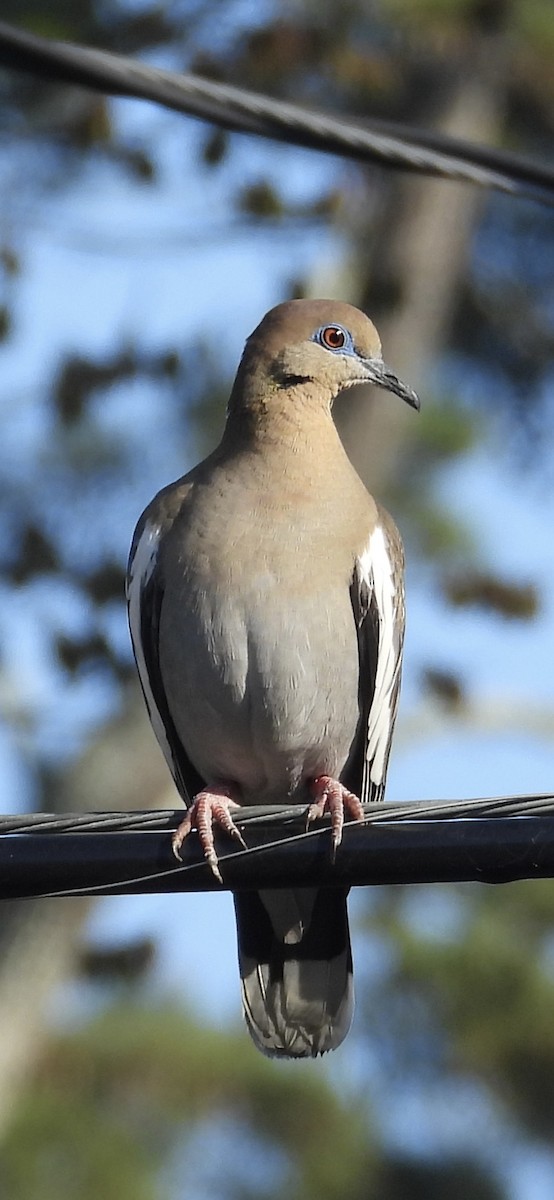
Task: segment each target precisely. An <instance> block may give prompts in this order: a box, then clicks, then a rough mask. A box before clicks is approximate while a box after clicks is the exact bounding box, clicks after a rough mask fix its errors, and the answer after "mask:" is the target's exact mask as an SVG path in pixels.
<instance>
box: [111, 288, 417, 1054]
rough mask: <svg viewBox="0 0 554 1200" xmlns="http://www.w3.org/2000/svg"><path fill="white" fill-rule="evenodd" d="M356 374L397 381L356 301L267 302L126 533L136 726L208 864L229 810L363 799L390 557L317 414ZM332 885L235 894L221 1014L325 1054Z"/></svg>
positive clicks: (380, 693) (343, 1029) (391, 700)
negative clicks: (237, 991) (227, 388)
mask: <svg viewBox="0 0 554 1200" xmlns="http://www.w3.org/2000/svg"><path fill="white" fill-rule="evenodd" d="M356 383H373V384H377V385H378V386H379V387H383V388H386V389H388V390H389V391H391V392H395V393H396V394H397V395H398V396H401V397H402V399H404V400H406V401H407V402H408V404H410V405H411V406H412V407H413V408H418V407H419V402H418V399H417V397H416V395H415V393H414V392H412V391H411V389H410V388H408V387H406V385H405V384H403V383H401V382H400V380H399V379H397V377H396V376H395V375H393V374H392V373H391V372H390V371H389V370H388V369H387V367H386V366H385V365H384V363H383V360H382V357H381V348H380V342H379V337H378V334H377V331H376V329H375V328H374V326H373V325H372V323H371V321H369V320H368V318H367V317H366V316H364V314H363V313H361V312H359V311H358V310H357V309H355V308H352V307H351V305H349V304H343V303H340V302H336V301H331V300H293V301H290V302H289V303H287V304H281V305H279V306H278V307H277V308H274V309H272V310H271V311H270V312H269V313H267V315H266V316H265V317H264V319H263V321H262V322H261V324H260V325H259V326H258V328H257V329H256V330H255V331H254V333H253V334H252V336H251V337H250V338H249V339H248V341H247V343H246V348H245V351H244V355H243V358H242V361H241V364H240V366H239V370H238V373H237V377H236V380H235V383H234V386H233V390H232V393H231V398H230V401H229V406H228V413H227V422H226V425H225V430H224V433H223V437H222V439H221V442H220V444H219V446H218V447H217V449H216V450H214V451H213V453H212V454H210V455H209V457H208V458H206V459H205V460H204V462H202V463H200V464H199V465H198V466H197V467H195V468H194V469H193V470H192V471H190V472H189V474H188V475H185V476H184V477H183V478H182V479H179V480H178V481H177V482H176V483H172V484H170V485H169V487H166V488H164V489H163V491H161V492H160V493H159V494H158V495H157V496H156V497H155V499H154V500H153V501H152V503H151V504H150V505H149V506H148V508H147V509H146V511H145V512H144V513H143V515H142V517H141V519H140V521H139V523H138V526H137V529H136V531H135V536H134V539H133V545H132V548H131V555H130V560H129V571H128V586H127V596H128V603H129V620H130V627H131V636H132V640H133V646H134V651H135V657H136V661H137V666H138V671H139V675H140V680H141V684H142V688H143V691H144V696H145V700H146V704H147V707H148V712H149V715H150V720H151V722H152V725H153V728H154V732H155V734H156V736H157V738H158V741H159V743H160V745H161V748H162V750H163V752H164V754H165V757H166V759H167V762H168V764H169V768H170V770H171V772H172V774H173V778H174V780H175V783H176V785H177V788H178V790H179V792H180V794H181V796H182V798H183V800H184V802H185V804H186V805H187V807H188V813H187V816H186V817H185V820H184V821H183V822H182V824H181V826H180V827H179V829H178V830H177V833H176V834H175V835H174V843H173V844H174V849H175V851H176V853H177V854H178V850H179V846H180V845H181V844H182V842H183V839H184V838H185V837H186V836H187V834H188V833H189V832H190V830H191V828H196V829H197V831H198V834H199V837H200V840H201V843H202V846H203V848H204V852H205V855H206V858H207V859H208V861H209V862H210V864H211V866H212V869H213V870H214V871H215V872H216V874H218V876H219V868H218V865H217V857H216V854H215V850H214V841H213V832H212V825H213V824H214V823H215V824H216V825H218V826H220V827H221V828H223V829H225V830H227V832H228V833H230V834H232V835H234V836H238V837H240V834H239V833H238V830H237V829H236V827H235V826H234V823H233V819H232V811H233V809H234V808H235V807H236V805H237V804H270V803H287V802H289V801H293V802H296V803H301V802H302V803H303V802H306V803H307V804H308V803H309V804H310V810H309V816H310V819H313V818H314V817H315V816H316V815H319V814H322V813H323V812H329V813H330V814H331V826H332V834H331V836H332V841H333V846H334V847H335V848H336V846H337V845H338V843H339V841H340V838H341V831H342V824H343V819H344V814H345V813H346V815H347V816H349V817H351V818H354V819H356V820H360V819H362V818H363V811H362V807H361V803H360V801H362V802H366V801H370V800H380V799H381V798H382V796H383V791H384V786H385V776H386V770H387V763H388V757H389V751H390V744H391V737H392V731H393V725H394V720H395V716H396V708H397V703H398V692H399V685H400V672H401V664H402V643H403V636H404V584H403V551H402V543H401V540H400V536H399V534H398V531H397V529H396V527H395V525H394V523H393V521H392V520H391V518H390V516H389V515H388V513H386V512H385V511H384V510H383V509H382V508H380V507H379V505H378V504H377V503H376V502H375V500H374V499H373V498H372V497H371V496H370V495H369V494H368V492H367V491H366V489H365V487H364V486H363V484H362V482H361V480H360V479H359V477H358V475H357V474H356V472H355V471H354V468H353V467H352V465H351V463H350V461H349V460H348V458H347V456H346V454H345V452H344V450H343V447H342V444H341V442H340V439H339V437H338V434H337V432H336V429H335V426H334V423H333V420H332V417H331V407H332V403H333V400H334V399H335V397H336V396H337V394H338V393H339V392H341V391H343V390H344V389H345V388H348V387H351V386H352V385H353V384H356ZM346 895H347V893H346V891H345V890H341V889H320V890H319V891H318V890H314V889H307V888H299V889H294V890H293V889H291V890H290V891H277V890H267V891H262V892H260V893H256V892H240V893H237V894H236V895H235V908H236V917H237V930H238V951H239V963H240V973H241V979H242V994H243V1007H244V1014H245V1017H246V1021H247V1024H248V1028H249V1030H250V1033H251V1035H252V1037H253V1039H254V1041H255V1043H256V1045H257V1046H258V1047H259V1048H260V1049H261V1050H262V1051H263V1052H264V1053H266V1054H270V1055H275V1056H280V1055H285V1056H289V1057H292V1058H297V1057H307V1056H315V1055H317V1054H320V1053H323V1052H324V1051H325V1050H330V1049H333V1048H334V1047H336V1046H338V1045H339V1044H340V1042H341V1041H342V1040H343V1038H344V1037H345V1035H346V1033H347V1032H348V1029H349V1026H350V1022H351V1018H352V1009H353V986H352V958H351V951H350V937H349V930H348V916H347V910H346Z"/></svg>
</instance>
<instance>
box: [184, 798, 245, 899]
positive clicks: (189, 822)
mask: <svg viewBox="0 0 554 1200" xmlns="http://www.w3.org/2000/svg"><path fill="white" fill-rule="evenodd" d="M231 808H240V804H237V802H236V800H232V799H231V796H230V792H229V788H226V787H213V788H204V790H203V791H201V792H198V795H197V796H195V797H194V801H193V803H192V804H191V806H190V808H189V809H188V811H187V815H186V817H185V819H184V820H183V821H181V824H180V825H178V827H177V829H176V830H175V833H174V834H173V837H172V839H171V845H172V848H173V853H174V855H175V858H178V859H179V862H181V855H180V854H179V850H180V848H181V846H182V845H183V842H184V840H185V838H186V837H188V835H189V833H191V832H192V830H193V829H196V832H197V834H198V838H199V841H200V845H201V847H202V850H203V852H204V858H205V859H206V862H207V863H208V865H209V867H210V868H211V870H212V871H213V873H214V875H215V877H216V879H217V880H219V883H221V884H222V883H223V879H222V877H221V871H220V870H219V863H218V859H217V854H216V852H215V846H214V828H213V827H214V825H218V826H219V828H220V829H224V830H225V833H228V834H229V835H230V837H232V838H234V839H235V841H237V842H240V844H241V846H242V847H243V849H244V850H246V849H247V846H246V843H245V841H244V839H243V837H242V834H241V833H240V830H238V829H237V827H236V825H235V822H234V821H233V818H232V816H231V813H230V811H229V810H230V809H231Z"/></svg>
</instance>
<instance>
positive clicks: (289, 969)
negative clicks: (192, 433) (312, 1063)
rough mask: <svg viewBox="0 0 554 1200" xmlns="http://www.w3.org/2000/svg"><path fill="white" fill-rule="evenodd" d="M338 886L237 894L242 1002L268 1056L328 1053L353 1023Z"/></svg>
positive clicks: (344, 921) (348, 956) (255, 1036)
mask: <svg viewBox="0 0 554 1200" xmlns="http://www.w3.org/2000/svg"><path fill="white" fill-rule="evenodd" d="M346 895H347V893H346V891H344V890H343V889H340V888H339V889H334V888H333V889H331V888H323V889H320V890H317V891H316V890H314V889H310V888H297V889H295V890H294V891H293V890H291V891H288V890H287V891H279V890H271V891H269V890H264V891H262V892H259V893H258V892H237V893H236V894H235V898H234V899H235V911H236V917H237V936H238V951H239V966H240V974H241V981H242V1001H243V1009H244V1015H245V1018H246V1023H247V1026H248V1029H249V1032H250V1034H251V1036H252V1038H253V1040H254V1042H255V1043H256V1045H257V1046H258V1048H259V1049H260V1050H262V1052H263V1053H264V1054H268V1055H270V1056H272V1057H289V1058H309V1057H315V1056H316V1055H318V1054H324V1053H325V1051H326V1050H334V1049H335V1048H336V1047H337V1046H339V1045H340V1043H341V1042H342V1041H343V1039H344V1038H345V1037H346V1034H347V1033H348V1030H349V1028H350V1023H351V1020H352V1012H353V1007H354V990H353V981H352V954H351V949H350V935H349V929H348V914H347V911H346Z"/></svg>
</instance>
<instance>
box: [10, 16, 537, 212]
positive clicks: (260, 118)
mask: <svg viewBox="0 0 554 1200" xmlns="http://www.w3.org/2000/svg"><path fill="white" fill-rule="evenodd" d="M0 65H3V66H4V67H7V68H9V69H10V70H16V71H29V72H31V73H32V74H35V75H39V76H43V77H46V78H49V79H54V80H57V81H59V82H60V81H61V82H67V83H73V84H79V85H80V86H82V87H88V88H92V89H93V90H95V91H101V92H104V93H109V94H113V95H119V96H133V97H136V98H139V99H145V100H151V101H154V103H157V104H161V105H163V106H165V107H167V108H171V109H174V110H176V111H177V112H181V113H187V114H188V115H189V116H193V117H197V118H198V119H200V120H202V121H209V122H211V123H215V124H217V125H220V126H222V127H223V128H226V129H231V130H235V131H237V132H240V133H249V134H257V135H259V136H261V137H266V138H271V139H273V140H277V141H285V142H289V143H292V144H295V145H299V146H306V147H308V148H310V149H313V150H319V151H322V152H324V153H332V154H338V155H341V156H342V157H346V158H354V159H357V160H358V161H362V162H363V161H365V162H382V163H386V164H387V165H389V166H395V167H402V168H405V169H410V170H414V171H419V172H423V173H427V174H432V175H439V176H444V177H446V178H450V179H459V180H465V181H466V182H470V183H473V184H477V185H479V186H480V187H493V188H497V189H499V190H500V191H504V192H509V193H511V194H517V195H522V196H527V197H529V198H531V199H533V200H537V201H539V202H540V203H543V204H548V205H552V204H554V171H553V170H551V169H550V168H548V167H543V166H542V165H541V164H538V163H535V162H532V161H530V160H527V159H524V158H522V157H520V156H518V155H514V154H510V153H507V152H505V151H500V150H495V149H493V148H492V147H489V146H480V145H475V144H473V143H470V142H465V141H460V140H458V139H456V138H451V137H448V136H446V135H443V134H440V133H434V132H428V131H426V130H417V129H416V130H414V129H410V128H409V127H408V126H404V125H399V124H396V123H393V122H385V121H375V120H372V121H367V122H365V123H364V124H363V125H362V124H361V123H360V122H359V121H358V122H357V121H355V120H352V119H351V118H348V119H346V120H341V119H338V118H336V117H333V116H329V115H327V114H325V113H319V112H313V111H311V110H309V109H305V108H303V107H300V106H299V105H296V104H290V103H286V102H284V101H277V100H273V99H270V97H268V96H264V95H260V94H258V93H255V92H248V91H245V90H244V89H243V88H238V87H233V86H231V85H229V84H223V83H214V82H213V81H212V80H207V79H202V78H200V77H199V76H196V75H192V74H181V75H179V74H176V73H175V72H171V71H162V70H160V69H159V68H155V67H149V66H146V65H145V64H144V63H139V62H137V61H136V60H134V59H130V58H127V57H125V56H123V55H119V54H112V53H108V52H107V51H103V50H94V49H91V48H90V47H87V46H80V45H77V44H73V43H69V42H59V41H53V40H50V39H48V38H42V37H38V36H37V35H35V34H31V33H27V32H26V31H23V30H21V29H16V28H14V27H13V26H11V25H8V24H7V23H6V22H4V21H0Z"/></svg>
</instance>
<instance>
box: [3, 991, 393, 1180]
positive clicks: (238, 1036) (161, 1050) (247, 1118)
mask: <svg viewBox="0 0 554 1200" xmlns="http://www.w3.org/2000/svg"><path fill="white" fill-rule="evenodd" d="M244 1036H245V1035H244V1031H242V1030H240V1031H239V1032H238V1033H216V1032H215V1031H214V1030H208V1029H205V1028H203V1027H202V1026H200V1025H198V1024H196V1023H195V1022H194V1020H193V1019H192V1018H191V1017H190V1016H188V1015H187V1014H185V1013H183V1012H181V1011H180V1010H179V1009H177V1008H172V1007H169V1006H166V1007H158V1008H148V1007H144V1006H141V1005H140V1004H138V1003H137V1002H136V1001H135V1002H130V1001H128V1002H126V1003H124V1004H122V1005H121V1006H119V1007H115V1006H114V1007H109V1008H107V1009H106V1011H105V1012H104V1013H103V1015H102V1016H101V1017H100V1018H98V1019H96V1020H94V1021H91V1022H90V1023H88V1024H86V1025H84V1026H83V1027H82V1028H80V1029H78V1030H76V1031H75V1032H73V1033H71V1032H69V1033H68V1032H66V1033H63V1034H59V1035H57V1036H56V1035H55V1036H53V1037H52V1038H51V1039H50V1042H49V1045H48V1048H47V1050H46V1052H45V1054H44V1055H43V1056H42V1059H41V1061H40V1062H39V1063H38V1065H37V1069H36V1072H35V1077H34V1081H33V1086H32V1088H30V1089H29V1092H28V1094H27V1096H26V1097H25V1098H24V1099H23V1100H22V1102H21V1104H20V1105H19V1107H18V1110H17V1112H15V1113H14V1119H13V1122H12V1125H11V1128H10V1130H9V1133H8V1136H7V1138H6V1139H5V1141H4V1144H3V1153H2V1159H1V1162H0V1191H2V1192H3V1194H5V1195H6V1196H8V1195H9V1196H10V1197H13V1198H14V1200H23V1198H25V1200H50V1198H51V1197H52V1198H53V1197H54V1196H59V1195H60V1194H65V1192H66V1191H67V1190H68V1187H69V1181H71V1187H70V1192H71V1196H72V1197H74V1198H75V1200H89V1197H90V1198H91V1200H92V1198H93V1197H94V1200H96V1197H97V1196H98V1195H99V1194H101V1195H103V1196H108V1197H110V1200H111V1197H112V1196H113V1197H114V1198H115V1197H117V1200H126V1198H127V1197H129V1200H130V1198H131V1197H132V1198H133V1200H135V1197H137V1196H138V1197H140V1198H141V1200H142V1197H144V1198H145V1200H146V1198H148V1200H150V1198H154V1197H162V1196H169V1195H170V1194H172V1189H171V1188H170V1187H169V1185H168V1183H167V1182H166V1180H165V1179H164V1176H167V1172H168V1171H169V1172H171V1167H172V1157H175V1160H176V1163H178V1166H176V1167H175V1171H176V1179H177V1178H178V1180H179V1183H178V1194H179V1195H194V1194H195V1192H194V1188H195V1185H196V1186H197V1187H198V1186H199V1185H201V1183H202V1173H200V1174H201V1177H200V1179H199V1180H196V1179H194V1177H191V1171H190V1169H189V1167H188V1163H190V1162H191V1161H193V1160H194V1153H193V1147H194V1141H195V1138H196V1137H197V1136H198V1135H199V1134H200V1135H201V1133H202V1129H203V1126H204V1122H205V1121H206V1120H208V1119H209V1121H210V1124H212V1125H213V1126H215V1128H216V1129H217V1127H218V1124H219V1123H222V1125H224V1124H225V1122H227V1121H229V1122H231V1123H232V1126H233V1127H234V1129H235V1133H234V1138H235V1139H236V1142H237V1146H238V1149H239V1151H240V1152H239V1153H238V1154H237V1155H233V1156H232V1157H230V1156H229V1155H228V1154H227V1153H226V1152H225V1150H224V1148H223V1147H222V1150H221V1153H218V1151H217V1148H215V1147H214V1148H212V1151H211V1156H212V1159H215V1162H212V1164H210V1162H208V1163H207V1164H206V1169H207V1171H208V1176H209V1174H210V1173H216V1174H217V1175H218V1177H219V1182H218V1188H217V1194H218V1195H220V1196H235V1195H237V1194H238V1195H240V1194H250V1193H241V1191H240V1188H241V1187H246V1186H247V1185H248V1182H249V1176H250V1174H251V1171H250V1169H249V1159H250V1158H252V1160H253V1162H254V1163H255V1162H256V1160H257V1159H258V1158H259V1157H260V1156H262V1162H263V1157H264V1155H265V1157H266V1158H267V1160H268V1161H269V1163H270V1164H271V1163H272V1162H273V1173H274V1177H273V1178H272V1177H271V1174H269V1175H268V1174H267V1171H266V1170H264V1168H263V1167H262V1169H261V1172H258V1173H259V1174H261V1179H262V1180H263V1183H262V1188H261V1191H262V1194H263V1195H264V1197H265V1196H267V1197H268V1200H269V1198H272V1197H278V1196H280V1195H283V1191H285V1192H286V1194H287V1195H290V1197H291V1200H294V1198H295V1197H298V1200H301V1198H304V1197H305V1198H306V1200H307V1198H308V1197H314V1200H315V1197H322V1200H335V1198H336V1200H339V1197H347V1196H356V1195H360V1196H362V1195H364V1194H366V1193H365V1191H364V1189H365V1188H367V1186H368V1184H369V1185H371V1178H372V1175H374V1173H375V1170H376V1166H377V1159H376V1156H375V1154H374V1152H373V1150H372V1148H371V1142H370V1139H369V1138H368V1134H367V1128H366V1113H364V1112H363V1111H360V1109H359V1108H358V1107H357V1106H356V1107H355V1106H354V1105H353V1104H352V1103H349V1102H347V1101H344V1100H343V1101H341V1100H340V1099H339V1097H338V1096H337V1094H336V1092H335V1091H334V1089H333V1088H332V1087H331V1085H330V1083H329V1082H326V1080H325V1077H324V1076H322V1075H321V1074H319V1073H318V1074H311V1075H307V1074H304V1075H303V1076H302V1075H301V1076H298V1074H297V1073H296V1072H295V1071H294V1068H292V1069H291V1066H290V1064H289V1066H288V1067H287V1066H285V1067H284V1068H283V1069H282V1070H281V1071H279V1072H277V1073H276V1072H275V1071H274V1068H273V1065H272V1064H271V1063H270V1062H269V1061H268V1060H267V1059H264V1058H262V1057H261V1056H259V1055H257V1054H256V1053H255V1051H254V1050H253V1049H252V1047H250V1046H248V1045H246V1043H245V1041H244ZM337 1151H339V1152H337ZM277 1152H278V1153H277ZM276 1166H277V1167H278V1168H279V1167H280V1169H276ZM275 1176H276V1177H275Z"/></svg>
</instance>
